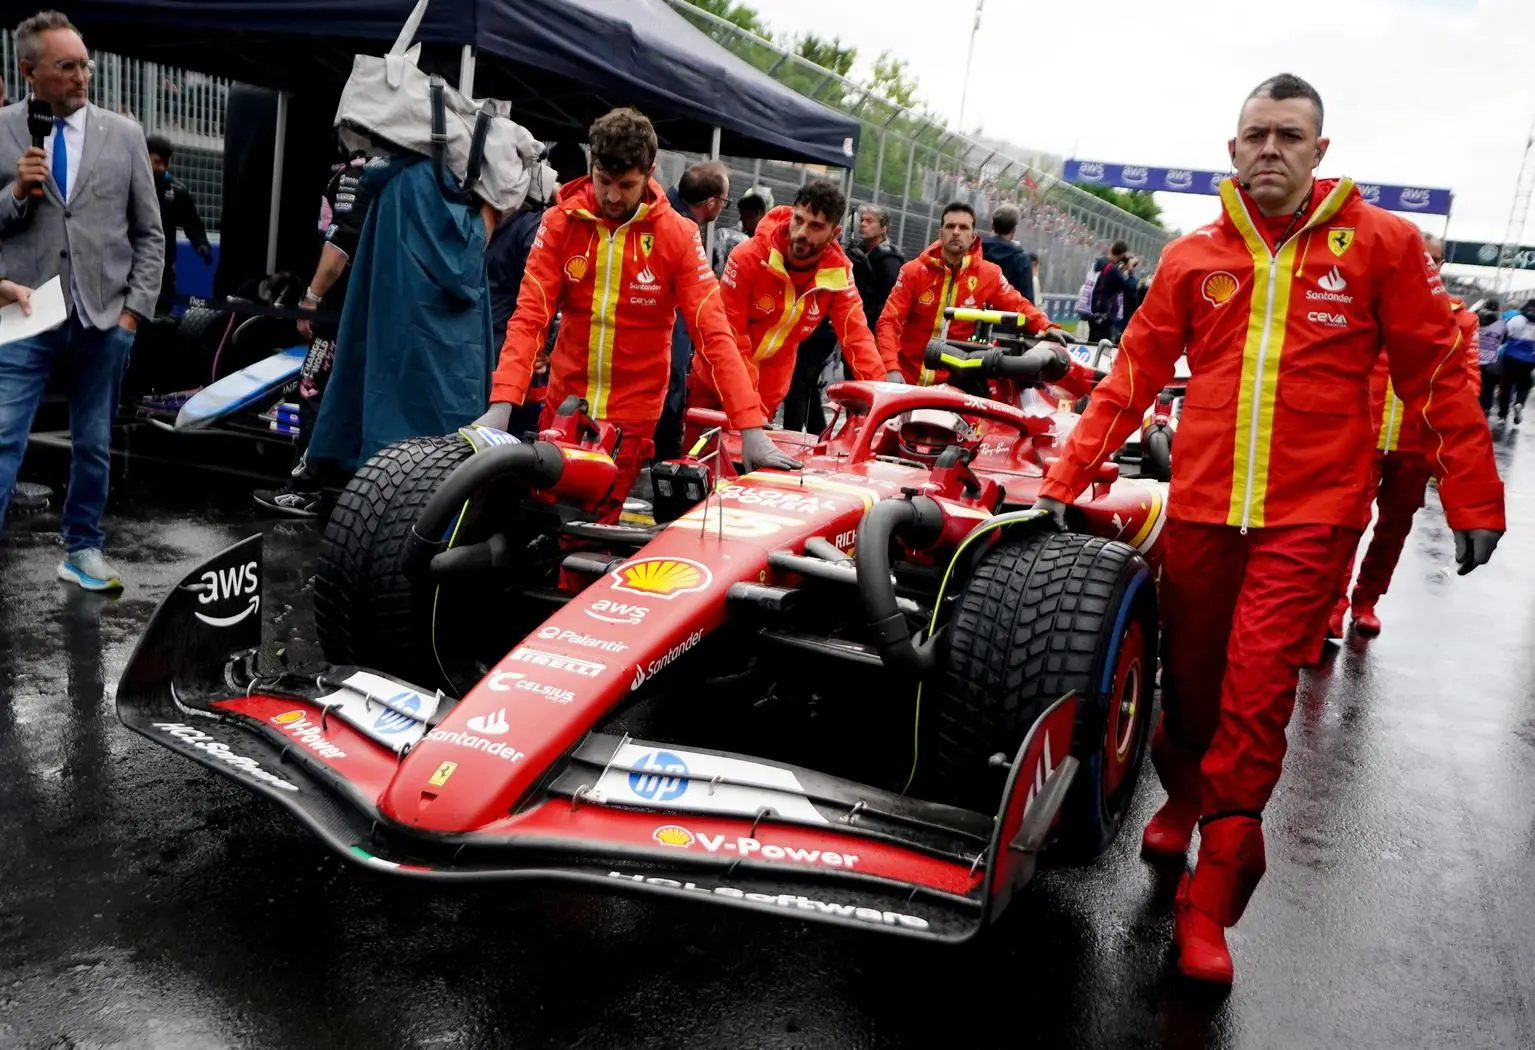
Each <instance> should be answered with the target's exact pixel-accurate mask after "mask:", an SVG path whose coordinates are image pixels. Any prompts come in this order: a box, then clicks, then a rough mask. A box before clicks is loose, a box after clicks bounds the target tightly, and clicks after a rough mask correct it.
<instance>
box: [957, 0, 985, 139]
mask: <svg viewBox="0 0 1535 1050" xmlns="http://www.w3.org/2000/svg"><path fill="white" fill-rule="evenodd" d="M985 3H986V0H975V24H974V25H972V26H971V27H970V52H969V54H967V55H966V56H965V83H964V85H963V86H962V87H961V88H960V91H959V121H958V123H959V131H960V134H964V131H965V102H966V101H967V99H968V98H969V95H970V63H971V60H973V59H974V58H975V38H976V34H978V33H979V32H980V31H981V7H982V5H984V4H985Z"/></svg>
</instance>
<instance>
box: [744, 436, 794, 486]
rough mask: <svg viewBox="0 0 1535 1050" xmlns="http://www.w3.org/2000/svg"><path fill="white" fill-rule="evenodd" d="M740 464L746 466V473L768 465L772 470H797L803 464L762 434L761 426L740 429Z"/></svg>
mask: <svg viewBox="0 0 1535 1050" xmlns="http://www.w3.org/2000/svg"><path fill="white" fill-rule="evenodd" d="M741 465H742V466H743V467H745V468H746V473H748V474H750V473H751V472H752V471H754V470H761V469H762V468H763V467H770V468H772V469H773V470H799V469H800V468H802V467H803V466H804V464H803V463H801V462H799V461H798V460H796V459H793V458H792V457H790V456H789V454H788V453H787V452H784V451H783V450H781V449H780V448H779V447H778V446H777V445H775V444H773V439H772V438H770V437H768V436H767V435H766V434H764V433H763V432H762V428H761V427H753V428H751V429H750V430H743V431H741Z"/></svg>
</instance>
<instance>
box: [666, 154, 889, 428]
mask: <svg viewBox="0 0 1535 1050" xmlns="http://www.w3.org/2000/svg"><path fill="white" fill-rule="evenodd" d="M846 211H847V198H846V197H845V196H844V195H843V193H842V191H841V190H840V189H838V188H837V186H836V184H835V183H833V182H831V181H830V180H828V179H812V180H811V181H809V182H807V183H805V185H803V186H801V187H800V188H799V192H798V193H797V194H795V197H794V204H793V206H792V207H777V208H774V209H773V210H772V211H770V212H768V213H767V215H766V216H764V217H763V219H762V221H761V222H759V223H758V224H757V229H756V231H755V232H754V233H753V234H752V237H751V240H749V241H744V242H743V243H741V244H738V245H736V247H735V248H734V249H733V250H732V251H731V253H730V257H729V259H728V260H727V261H726V263H725V270H724V273H723V275H722V276H721V277H720V285H721V286H722V288H723V290H724V299H725V316H726V317H727V318H728V319H729V320H730V327H731V329H732V330H734V332H735V336H736V342H737V344H738V345H739V347H740V353H741V357H742V358H743V359H744V360H745V361H746V363H747V368H748V369H749V370H750V371H751V372H752V373H753V378H754V379H755V381H756V383H757V392H758V394H759V395H760V396H761V399H762V411H763V414H764V415H765V416H767V417H768V418H771V417H772V416H773V414H774V413H775V412H777V411H778V406H779V405H780V404H782V403H783V399H784V396H785V395H786V394H787V393H788V392H789V385H790V383H791V382H792V381H793V379H794V361H795V354H796V351H797V350H798V349H799V345H800V343H801V342H803V341H804V340H805V338H806V337H807V336H809V335H810V333H811V332H813V331H815V329H816V328H817V326H819V325H820V324H821V322H822V321H823V320H827V319H829V320H830V323H831V327H832V331H833V332H835V333H836V336H837V342H839V343H841V344H842V350H843V353H845V354H846V355H847V359H848V363H849V365H851V367H852V371H853V373H854V377H855V378H857V379H866V380H880V379H886V380H889V381H891V382H896V383H899V382H901V374H900V372H899V371H894V370H892V371H890V372H889V374H888V375H887V374H886V369H885V367H884V362H883V361H882V360H881V358H880V355H879V350H878V349H877V348H876V347H875V345H874V335H873V333H871V332H870V331H869V321H868V318H867V317H865V316H864V310H863V299H862V297H861V296H860V295H859V294H858V288H857V286H856V285H855V284H854V283H853V264H852V262H851V260H849V259H848V257H847V253H846V252H844V251H843V250H842V245H841V244H840V243H838V238H840V237H841V235H842V224H841V220H842V216H843V213H845V212H846ZM688 401H689V404H691V405H693V406H694V407H697V408H718V407H719V404H720V393H719V391H718V389H717V388H716V386H715V380H714V370H713V368H712V367H711V366H710V364H709V363H708V362H707V361H705V362H702V363H701V364H700V365H699V366H698V367H696V368H695V369H694V370H693V378H692V387H691V390H690V392H689V396H688Z"/></svg>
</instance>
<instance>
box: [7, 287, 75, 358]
mask: <svg viewBox="0 0 1535 1050" xmlns="http://www.w3.org/2000/svg"><path fill="white" fill-rule="evenodd" d="M68 318H69V309H68V307H66V306H65V305H64V286H63V284H62V283H60V281H59V279H58V278H57V277H55V278H53V280H51V281H48V282H46V283H45V284H44V285H43V286H42V287H41V288H37V289H34V290H33V292H32V314H31V316H30V317H29V316H26V315H24V314H23V313H22V312H21V304H20V303H12V304H11V305H9V306H5V307H0V345H3V344H5V343H11V342H15V341H16V340H17V339H29V338H31V337H32V336H34V335H37V334H39V333H41V332H46V331H48V329H50V328H57V327H58V326H59V325H61V324H63V323H64V322H65V321H66V320H67V319H68Z"/></svg>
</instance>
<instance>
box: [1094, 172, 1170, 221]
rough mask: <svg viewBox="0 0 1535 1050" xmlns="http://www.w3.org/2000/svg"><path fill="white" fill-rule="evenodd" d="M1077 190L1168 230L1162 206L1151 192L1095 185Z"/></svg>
mask: <svg viewBox="0 0 1535 1050" xmlns="http://www.w3.org/2000/svg"><path fill="white" fill-rule="evenodd" d="M1077 189H1079V190H1082V191H1084V192H1086V193H1091V194H1092V195H1093V196H1094V197H1099V198H1101V199H1103V200H1106V201H1108V202H1109V203H1110V204H1112V205H1114V206H1115V207H1116V208H1120V209H1123V210H1124V211H1127V212H1129V213H1130V214H1131V215H1134V216H1135V217H1137V218H1140V219H1145V220H1146V221H1147V222H1149V223H1151V224H1152V225H1153V226H1156V227H1157V228H1159V229H1164V230H1165V229H1167V227H1166V225H1164V224H1163V222H1162V206H1161V205H1160V204H1158V203H1157V202H1156V198H1155V197H1154V196H1152V193H1151V191H1150V190H1122V189H1118V188H1117V187H1114V186H1098V185H1094V184H1093V183H1085V184H1078V185H1077Z"/></svg>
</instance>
